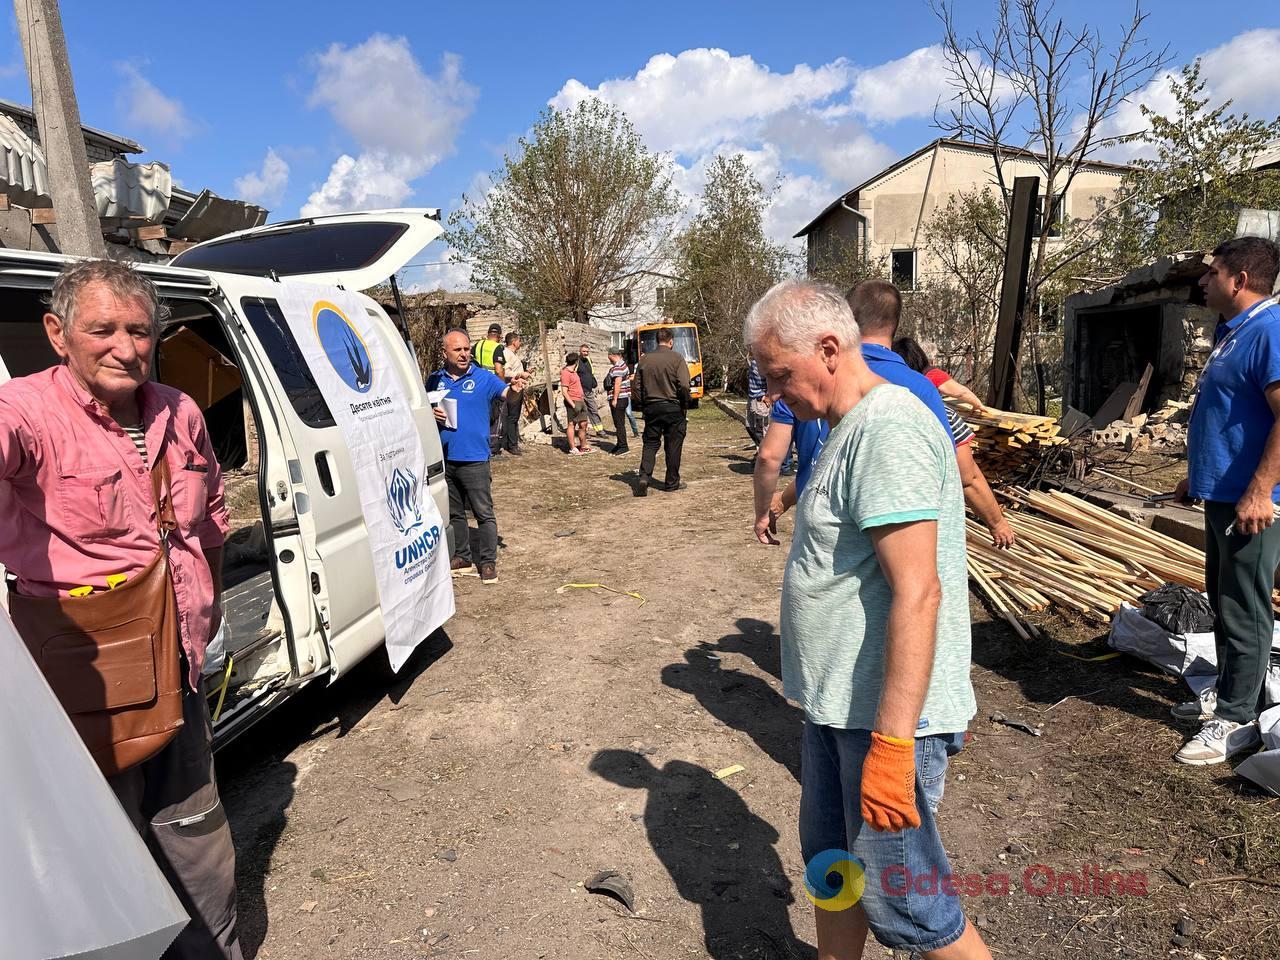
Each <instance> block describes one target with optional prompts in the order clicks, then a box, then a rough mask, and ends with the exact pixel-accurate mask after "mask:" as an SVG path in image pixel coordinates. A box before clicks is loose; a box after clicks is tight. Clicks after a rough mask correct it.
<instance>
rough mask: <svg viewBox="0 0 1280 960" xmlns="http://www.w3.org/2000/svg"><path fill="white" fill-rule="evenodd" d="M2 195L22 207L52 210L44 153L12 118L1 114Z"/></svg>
mask: <svg viewBox="0 0 1280 960" xmlns="http://www.w3.org/2000/svg"><path fill="white" fill-rule="evenodd" d="M0 181H2V182H0V192H3V193H7V194H8V195H9V200H10V201H11V202H13V203H16V204H18V205H19V206H23V207H51V206H53V198H52V197H51V196H50V195H49V167H48V165H47V164H46V163H45V159H44V151H43V150H41V149H40V147H39V146H37V145H36V144H35V143H34V142H33V141H32V139H31V138H30V137H28V136H27V135H26V134H25V133H23V132H22V128H21V127H19V126H18V125H17V124H16V123H14V122H13V120H12V119H10V118H9V117H6V116H5V115H4V114H3V113H0Z"/></svg>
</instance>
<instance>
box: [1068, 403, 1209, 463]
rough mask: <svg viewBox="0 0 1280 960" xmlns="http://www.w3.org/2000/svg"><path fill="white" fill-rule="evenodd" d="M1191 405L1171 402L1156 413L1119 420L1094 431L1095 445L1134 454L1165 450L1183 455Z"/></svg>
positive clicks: (1141, 414)
mask: <svg viewBox="0 0 1280 960" xmlns="http://www.w3.org/2000/svg"><path fill="white" fill-rule="evenodd" d="M1190 412H1191V404H1190V403H1183V402H1181V401H1178V400H1170V401H1168V402H1167V403H1166V404H1165V405H1164V406H1163V407H1161V408H1160V409H1159V410H1157V411H1156V412H1155V413H1152V414H1150V415H1147V414H1145V413H1140V414H1137V415H1135V416H1132V417H1130V418H1128V419H1116V420H1112V421H1111V422H1110V423H1107V424H1106V425H1105V426H1103V427H1101V428H1099V429H1097V430H1094V431H1093V434H1092V439H1093V441H1094V443H1102V444H1106V445H1107V446H1115V447H1123V448H1124V449H1125V450H1126V451H1127V452H1133V451H1134V450H1150V449H1157V450H1166V451H1168V452H1170V453H1177V452H1181V451H1183V450H1185V449H1186V447H1187V429H1186V422H1187V418H1188V417H1189V416H1190Z"/></svg>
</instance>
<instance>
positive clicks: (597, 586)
mask: <svg viewBox="0 0 1280 960" xmlns="http://www.w3.org/2000/svg"><path fill="white" fill-rule="evenodd" d="M566 590H608V591H609V592H610V593H616V594H618V595H619V596H622V597H631V599H633V600H639V601H640V606H641V607H643V606H644V605H645V604H646V603H647V602H648V601H647V600H645V598H644V597H642V596H640V594H638V593H632V592H630V591H627V590H616V589H614V588H613V587H610V586H606V585H605V584H603V583H565V584H561V585H560V586H558V587H556V593H564V592H565V591H566ZM636 609H637V610H638V609H640V607H637V608H636Z"/></svg>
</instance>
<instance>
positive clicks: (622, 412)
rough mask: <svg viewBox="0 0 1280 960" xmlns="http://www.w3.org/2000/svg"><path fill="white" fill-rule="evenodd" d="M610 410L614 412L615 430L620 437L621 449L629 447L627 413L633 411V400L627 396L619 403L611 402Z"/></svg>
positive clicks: (618, 445)
mask: <svg viewBox="0 0 1280 960" xmlns="http://www.w3.org/2000/svg"><path fill="white" fill-rule="evenodd" d="M609 412H610V413H612V414H613V432H614V434H615V435H616V436H617V438H618V444H617V447H618V449H619V450H626V449H627V414H628V413H630V412H631V401H630V400H627V399H626V398H625V397H624V398H623V399H621V400H619V401H618V402H617V403H610V404H609Z"/></svg>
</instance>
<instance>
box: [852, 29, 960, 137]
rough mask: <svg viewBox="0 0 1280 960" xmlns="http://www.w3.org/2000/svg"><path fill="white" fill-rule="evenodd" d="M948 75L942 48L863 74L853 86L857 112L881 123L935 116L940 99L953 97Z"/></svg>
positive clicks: (916, 52)
mask: <svg viewBox="0 0 1280 960" xmlns="http://www.w3.org/2000/svg"><path fill="white" fill-rule="evenodd" d="M948 76H949V73H948V70H947V62H946V59H945V57H944V56H943V53H942V47H940V46H937V45H936V44H935V45H934V46H932V47H921V48H920V49H919V50H913V51H911V53H909V54H907V55H906V56H905V57H900V58H899V59H897V60H890V61H889V62H888V63H882V64H880V65H879V66H876V67H871V68H870V69H868V70H863V71H862V72H861V73H859V74H858V78H857V80H855V81H854V84H853V99H852V102H853V109H854V110H856V111H857V112H858V113H860V114H862V115H863V116H865V117H866V118H867V119H868V120H870V121H872V122H878V123H885V122H892V121H894V120H901V119H903V118H904V117H930V116H933V108H934V106H935V105H936V104H937V103H938V100H939V99H942V100H950V99H951V97H952V95H953V92H954V91H953V90H952V89H951V87H950V85H949V84H948V82H947V78H948Z"/></svg>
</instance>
